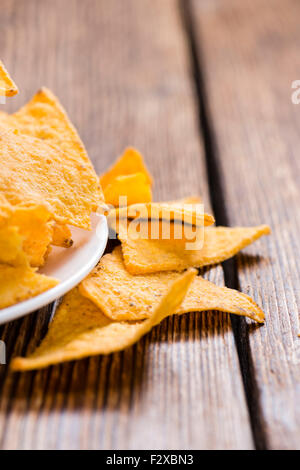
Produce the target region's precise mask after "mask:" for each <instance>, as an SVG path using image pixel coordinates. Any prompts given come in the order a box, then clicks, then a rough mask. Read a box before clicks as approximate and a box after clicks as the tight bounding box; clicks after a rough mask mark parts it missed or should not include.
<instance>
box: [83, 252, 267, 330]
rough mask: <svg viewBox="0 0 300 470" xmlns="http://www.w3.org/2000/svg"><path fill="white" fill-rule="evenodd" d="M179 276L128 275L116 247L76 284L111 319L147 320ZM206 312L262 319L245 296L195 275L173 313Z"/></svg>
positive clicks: (172, 274)
mask: <svg viewBox="0 0 300 470" xmlns="http://www.w3.org/2000/svg"><path fill="white" fill-rule="evenodd" d="M180 276H181V274H180V273H178V272H176V271H168V272H158V273H155V274H144V275H136V276H135V275H132V274H130V273H129V272H128V271H127V270H126V268H125V266H124V262H123V257H122V252H121V247H116V248H115V249H114V251H113V253H110V254H106V255H104V256H103V258H102V259H101V260H100V262H99V264H98V265H97V266H96V267H95V268H94V269H93V271H92V272H91V273H90V274H89V275H88V277H87V278H85V279H84V280H83V281H82V282H81V283H80V285H79V291H80V293H81V294H82V295H84V296H85V297H87V298H88V299H90V300H91V301H92V302H94V304H95V305H96V306H97V307H98V308H100V310H101V311H102V312H103V313H104V314H105V315H106V316H108V317H109V318H110V319H111V320H115V321H124V320H126V321H137V320H143V319H145V318H149V317H151V315H152V312H153V311H154V310H155V308H156V306H157V305H158V303H159V301H160V298H161V297H162V296H164V295H165V294H166V292H167V291H168V289H169V287H170V286H171V285H172V283H173V282H174V281H175V280H177V279H179V278H180ZM207 310H219V311H222V312H227V313H234V314H236V315H242V316H247V317H249V318H252V319H253V320H255V321H258V322H263V320H264V313H263V311H262V310H261V309H260V308H259V307H258V305H257V304H256V303H255V302H254V301H253V300H252V299H251V298H250V297H248V296H247V295H245V294H243V293H241V292H238V291H236V290H234V289H228V288H226V287H219V286H216V285H215V284H213V283H212V282H209V281H207V280H205V279H203V278H202V277H200V276H196V277H195V279H193V281H192V283H191V285H190V287H189V289H188V292H187V294H186V296H185V298H184V300H183V302H182V304H181V305H180V306H179V307H178V308H177V310H176V311H175V313H177V314H182V313H187V312H194V311H199V312H202V311H207Z"/></svg>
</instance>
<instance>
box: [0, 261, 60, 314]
mask: <svg viewBox="0 0 300 470" xmlns="http://www.w3.org/2000/svg"><path fill="white" fill-rule="evenodd" d="M57 283H58V280H56V279H54V278H52V277H48V276H45V275H43V274H38V273H37V272H35V269H34V268H31V267H29V266H26V265H23V266H9V265H8V264H0V309H2V308H5V307H10V306H11V305H14V304H16V303H18V302H22V301H23V300H26V299H29V298H31V297H34V296H36V295H38V294H41V293H42V292H44V291H46V290H48V289H51V288H52V287H54V286H56V285H57ZM0 318H1V311H0Z"/></svg>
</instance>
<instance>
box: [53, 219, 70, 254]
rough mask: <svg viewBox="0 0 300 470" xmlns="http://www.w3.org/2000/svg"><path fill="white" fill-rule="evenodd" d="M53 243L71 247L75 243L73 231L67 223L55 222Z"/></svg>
mask: <svg viewBox="0 0 300 470" xmlns="http://www.w3.org/2000/svg"><path fill="white" fill-rule="evenodd" d="M51 245H54V246H62V247H63V248H70V247H71V246H72V245H73V240H72V233H71V230H70V229H69V227H68V226H67V225H64V224H58V223H57V222H56V223H55V224H54V226H53V235H52V240H51Z"/></svg>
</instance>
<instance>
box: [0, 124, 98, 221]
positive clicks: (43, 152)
mask: <svg viewBox="0 0 300 470" xmlns="http://www.w3.org/2000/svg"><path fill="white" fill-rule="evenodd" d="M0 156H1V161H3V162H5V164H3V165H1V166H0V192H1V193H2V194H3V195H4V196H5V197H6V199H7V200H8V202H9V203H11V204H12V205H16V204H20V203H27V204H28V203H35V204H38V205H40V204H43V205H45V206H46V207H47V209H48V210H49V212H51V214H52V215H53V218H54V219H55V220H56V221H57V222H60V223H63V224H65V223H69V224H71V225H75V226H77V227H80V228H90V226H91V223H90V214H91V212H92V210H93V206H94V201H95V191H96V188H95V182H94V179H93V178H90V171H89V170H88V169H87V167H85V168H83V165H81V163H78V162H75V161H74V159H69V158H68V157H67V155H66V154H65V153H63V152H62V151H61V150H60V149H59V148H58V147H56V146H52V145H48V144H47V143H46V142H44V141H42V140H40V139H36V138H34V137H29V136H25V135H23V134H19V132H18V131H17V130H15V131H4V130H0Z"/></svg>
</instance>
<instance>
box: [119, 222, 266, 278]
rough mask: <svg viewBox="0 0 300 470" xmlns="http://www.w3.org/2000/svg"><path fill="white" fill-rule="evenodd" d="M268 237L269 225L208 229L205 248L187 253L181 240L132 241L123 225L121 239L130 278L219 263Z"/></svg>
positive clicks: (205, 232)
mask: <svg viewBox="0 0 300 470" xmlns="http://www.w3.org/2000/svg"><path fill="white" fill-rule="evenodd" d="M269 233H270V227H268V226H267V225H259V226H257V227H234V228H231V227H208V228H206V229H205V230H204V245H203V248H202V249H200V250H186V249H185V244H183V243H182V241H181V240H146V239H141V238H137V239H133V238H130V233H128V231H127V228H126V227H125V228H124V229H123V226H122V225H121V224H120V233H119V235H118V237H119V239H120V241H121V242H122V251H123V257H124V262H125V265H126V269H127V270H128V271H129V272H130V273H131V274H147V273H155V272H158V271H172V270H175V271H182V270H183V269H186V268H187V267H191V266H193V267H201V266H206V265H210V264H216V263H220V262H222V261H225V260H226V259H228V258H231V257H232V256H234V255H235V254H236V253H238V252H239V251H240V250H242V249H243V248H245V247H246V246H247V245H250V243H252V242H254V241H255V240H257V239H258V238H260V237H261V236H262V235H267V234H269Z"/></svg>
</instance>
